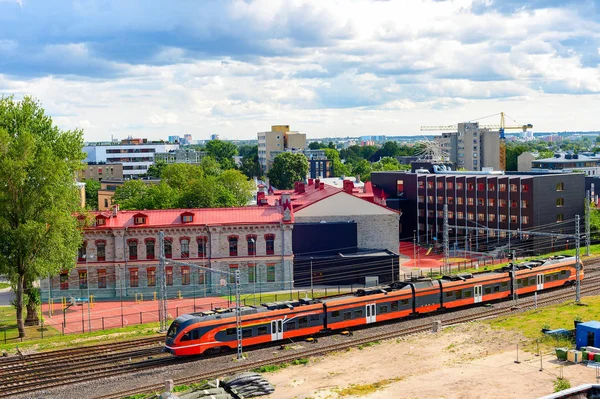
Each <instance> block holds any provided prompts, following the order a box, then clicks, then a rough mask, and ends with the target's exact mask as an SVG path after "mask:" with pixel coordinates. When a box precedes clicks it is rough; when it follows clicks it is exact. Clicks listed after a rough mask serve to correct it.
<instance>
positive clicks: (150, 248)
mask: <svg viewBox="0 0 600 399" xmlns="http://www.w3.org/2000/svg"><path fill="white" fill-rule="evenodd" d="M146 259H154V239H153V238H148V239H146Z"/></svg>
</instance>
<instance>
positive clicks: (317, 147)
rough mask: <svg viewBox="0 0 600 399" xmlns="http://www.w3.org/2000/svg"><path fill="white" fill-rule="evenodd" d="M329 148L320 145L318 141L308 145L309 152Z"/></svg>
mask: <svg viewBox="0 0 600 399" xmlns="http://www.w3.org/2000/svg"><path fill="white" fill-rule="evenodd" d="M326 147H327V146H326V145H325V144H323V143H319V142H318V141H313V142H312V143H310V144H309V145H308V149H309V150H320V149H321V148H326Z"/></svg>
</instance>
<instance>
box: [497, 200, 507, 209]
mask: <svg viewBox="0 0 600 399" xmlns="http://www.w3.org/2000/svg"><path fill="white" fill-rule="evenodd" d="M498 203H499V204H500V208H504V207H505V206H506V200H505V199H501V200H500V201H498Z"/></svg>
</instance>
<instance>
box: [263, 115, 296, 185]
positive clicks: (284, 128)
mask: <svg viewBox="0 0 600 399" xmlns="http://www.w3.org/2000/svg"><path fill="white" fill-rule="evenodd" d="M257 136H258V162H259V164H260V166H261V168H262V170H263V172H264V173H267V172H268V171H269V169H270V168H271V166H272V165H273V160H274V159H275V157H276V156H277V155H278V154H281V153H282V152H284V151H292V152H296V151H297V152H300V151H303V150H304V149H305V148H306V134H304V133H298V132H292V131H290V126H289V125H274V126H271V131H270V132H259V133H258V134H257Z"/></svg>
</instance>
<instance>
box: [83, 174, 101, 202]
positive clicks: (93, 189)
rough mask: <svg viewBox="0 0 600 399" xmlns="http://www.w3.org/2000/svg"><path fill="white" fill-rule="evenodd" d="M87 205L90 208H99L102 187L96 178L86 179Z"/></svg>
mask: <svg viewBox="0 0 600 399" xmlns="http://www.w3.org/2000/svg"><path fill="white" fill-rule="evenodd" d="M83 182H84V183H85V205H86V206H87V207H88V208H90V209H98V191H99V190H100V188H101V187H102V186H101V184H100V182H99V181H97V180H94V179H85V180H84V181H83Z"/></svg>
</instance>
